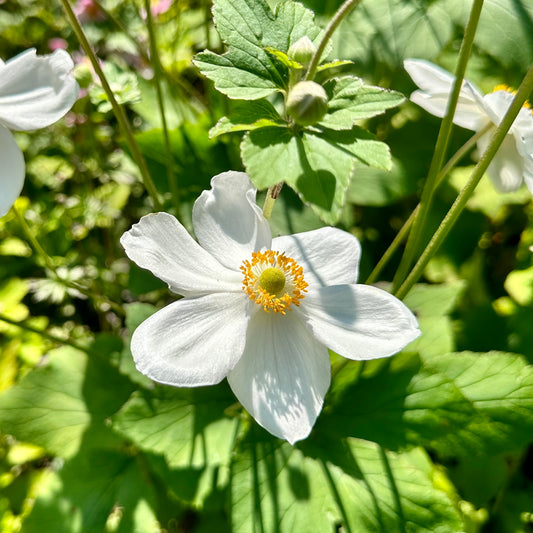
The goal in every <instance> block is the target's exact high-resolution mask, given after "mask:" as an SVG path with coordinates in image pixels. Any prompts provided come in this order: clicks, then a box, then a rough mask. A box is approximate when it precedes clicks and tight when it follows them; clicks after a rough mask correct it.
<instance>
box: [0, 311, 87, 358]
mask: <svg viewBox="0 0 533 533" xmlns="http://www.w3.org/2000/svg"><path fill="white" fill-rule="evenodd" d="M0 321H2V322H7V323H8V324H11V325H12V326H17V327H19V328H20V329H23V330H25V331H29V332H31V333H36V334H37V335H40V336H41V337H43V338H44V339H48V340H49V341H51V342H55V343H57V344H63V345H66V346H71V347H72V348H76V350H80V351H81V352H85V353H86V354H88V355H92V352H91V350H90V349H89V348H86V347H85V346H82V345H81V344H78V343H77V342H76V341H73V340H70V339H62V338H61V337H57V336H56V335H53V334H52V333H49V332H47V331H44V330H42V329H37V328H35V327H33V326H30V325H29V324H27V323H26V322H24V321H22V322H17V321H16V320H13V319H11V318H9V317H7V316H5V315H3V314H2V313H0Z"/></svg>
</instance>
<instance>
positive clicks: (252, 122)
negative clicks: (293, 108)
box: [209, 100, 284, 139]
mask: <svg viewBox="0 0 533 533" xmlns="http://www.w3.org/2000/svg"><path fill="white" fill-rule="evenodd" d="M283 122H284V121H283V119H282V118H281V117H280V116H279V113H278V112H277V111H276V109H275V108H274V106H273V105H272V104H271V103H270V102H268V101H267V100H256V101H253V102H247V103H246V104H242V103H241V104H236V105H235V107H234V108H233V109H232V110H231V115H230V117H222V118H221V119H220V120H219V121H218V122H217V123H216V124H215V125H214V126H213V127H212V128H211V129H210V130H209V138H210V139H212V138H213V137H217V136H218V135H222V134H223V133H230V132H234V131H249V130H254V129H258V128H265V127H268V126H274V127H275V126H279V125H282V124H283Z"/></svg>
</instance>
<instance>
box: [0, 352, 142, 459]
mask: <svg viewBox="0 0 533 533" xmlns="http://www.w3.org/2000/svg"><path fill="white" fill-rule="evenodd" d="M131 390H132V386H131V383H130V382H129V381H127V380H126V379H125V378H123V377H122V376H120V374H118V372H117V371H116V370H115V369H113V368H112V367H111V366H110V365H109V364H107V363H105V362H104V361H101V360H99V358H97V357H94V356H93V357H91V358H89V357H88V356H87V355H86V354H85V353H83V352H80V351H78V350H75V349H73V348H70V347H64V348H59V349H57V350H54V351H52V352H50V354H49V356H48V360H47V362H46V364H45V365H43V366H40V367H38V368H35V369H34V370H33V371H32V372H30V373H29V374H28V375H26V376H25V377H24V378H23V379H21V381H20V382H18V383H17V384H16V385H14V386H13V387H11V388H10V389H8V390H7V391H5V392H4V393H2V395H0V420H1V429H2V432H4V433H9V434H12V435H14V436H15V437H16V438H17V439H19V440H22V441H26V442H31V443H33V444H37V445H39V446H42V447H43V448H45V449H46V450H47V451H48V452H49V453H53V454H56V455H59V456H60V457H63V458H68V457H72V456H73V455H74V454H75V453H76V451H77V450H78V448H79V446H80V442H81V439H82V436H83V434H84V433H85V431H86V430H87V428H88V427H89V425H93V424H101V426H100V433H99V435H98V440H99V445H100V446H103V444H104V443H106V442H107V441H108V440H109V441H110V442H111V441H112V438H111V437H112V435H111V433H110V432H109V431H108V430H106V427H105V426H104V424H103V422H104V420H105V419H106V418H107V417H108V416H109V415H111V414H112V413H114V412H115V411H116V410H117V409H118V408H119V406H120V405H122V403H123V402H124V400H125V399H126V398H127V396H129V394H130V393H131ZM110 439H111V440H110Z"/></svg>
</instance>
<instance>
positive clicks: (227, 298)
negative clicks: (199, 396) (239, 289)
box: [131, 293, 250, 387]
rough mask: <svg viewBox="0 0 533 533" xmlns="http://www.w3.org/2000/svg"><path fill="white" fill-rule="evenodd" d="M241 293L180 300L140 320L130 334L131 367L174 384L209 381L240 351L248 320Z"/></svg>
mask: <svg viewBox="0 0 533 533" xmlns="http://www.w3.org/2000/svg"><path fill="white" fill-rule="evenodd" d="M249 309H250V307H249V302H248V300H247V298H246V296H245V295H244V294H231V293H226V294H225V293H217V294H208V295H206V296H200V297H198V298H184V299H183V300H178V301H177V302H174V303H171V304H170V305H167V306H166V307H164V308H163V309H161V310H160V311H157V312H156V313H155V314H153V315H152V316H151V317H149V318H148V319H147V320H145V321H144V322H143V323H142V324H141V325H140V326H139V327H138V328H137V329H136V330H135V332H134V333H133V336H132V338H131V353H132V355H133V359H134V360H135V365H136V366H137V369H138V370H139V371H140V372H142V373H143V374H145V375H146V376H148V377H149V378H151V379H153V380H154V381H158V382H159V383H165V384H167V385H174V386H176V387H198V386H202V385H214V384H215V383H219V382H220V381H221V380H222V379H224V378H225V377H226V375H227V374H228V372H229V371H230V370H231V369H232V368H233V367H234V366H235V364H236V363H237V361H238V360H239V358H240V357H241V355H242V352H243V350H244V346H245V342H246V328H247V327H248V321H249V315H248V311H249Z"/></svg>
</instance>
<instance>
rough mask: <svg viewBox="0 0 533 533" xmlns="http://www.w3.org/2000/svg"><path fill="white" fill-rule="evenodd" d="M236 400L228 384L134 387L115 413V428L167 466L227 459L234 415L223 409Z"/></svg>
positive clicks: (215, 462)
mask: <svg viewBox="0 0 533 533" xmlns="http://www.w3.org/2000/svg"><path fill="white" fill-rule="evenodd" d="M234 402H235V398H234V396H233V395H232V394H231V392H230V391H229V388H228V387H227V386H226V385H219V386H217V387H202V388H196V389H176V388H172V387H156V388H155V389H154V391H152V392H148V391H143V392H140V391H139V392H136V393H135V394H133V396H132V397H131V398H130V399H129V400H128V402H127V403H126V404H125V405H124V406H123V407H122V409H121V410H120V411H119V412H118V413H117V414H116V415H115V416H114V417H113V429H114V430H115V431H118V432H119V433H120V434H122V435H123V436H125V437H126V438H128V439H130V440H131V441H132V442H134V443H135V444H136V445H137V446H138V447H139V448H141V449H142V450H145V451H147V452H152V453H155V454H161V455H163V456H164V457H165V459H166V461H167V463H168V465H169V466H170V467H171V468H184V467H195V468H204V467H205V466H207V465H211V466H212V465H220V464H226V463H227V462H228V461H229V455H230V453H231V448H232V443H233V437H234V435H235V432H236V430H237V426H238V420H237V419H236V418H229V417H227V416H225V415H224V410H225V409H226V408H227V407H228V406H229V405H231V404H233V403H234Z"/></svg>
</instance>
